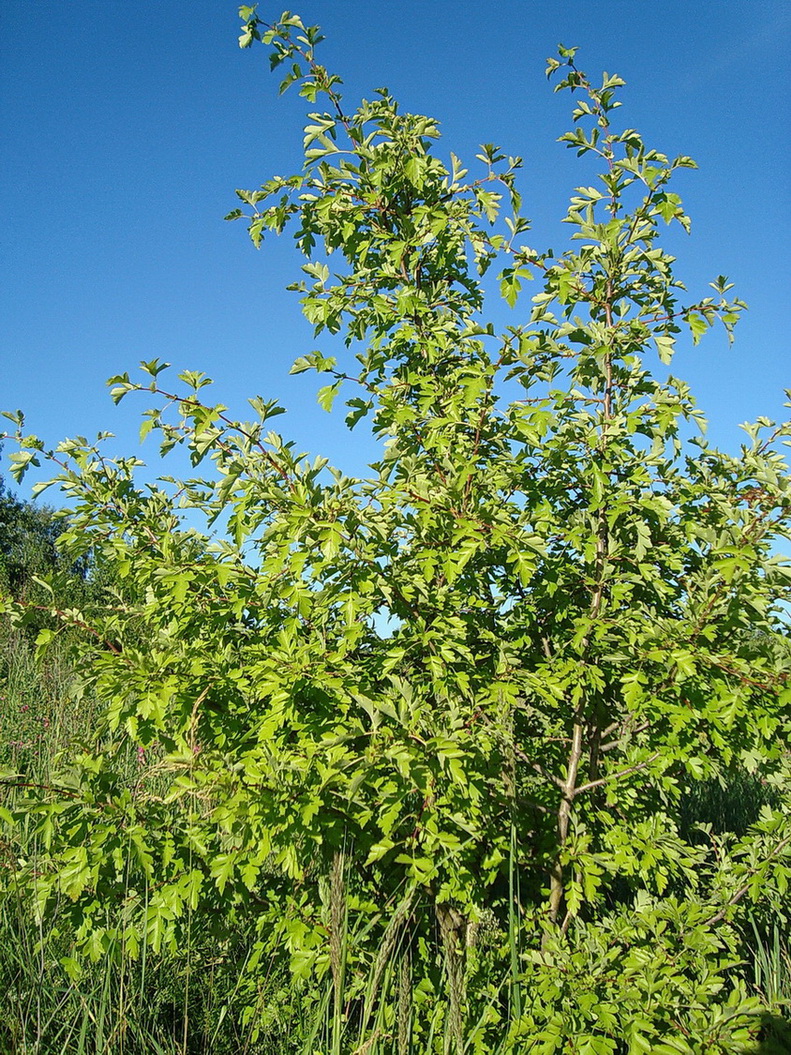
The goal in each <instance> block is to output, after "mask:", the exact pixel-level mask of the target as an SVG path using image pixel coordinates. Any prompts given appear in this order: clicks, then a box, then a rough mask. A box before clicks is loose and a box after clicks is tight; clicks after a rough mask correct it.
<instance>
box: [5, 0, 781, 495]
mask: <svg viewBox="0 0 791 1055" xmlns="http://www.w3.org/2000/svg"><path fill="white" fill-rule="evenodd" d="M237 6H238V5H237V4H235V3H233V2H230V0H228V2H226V0H192V3H190V4H188V5H175V4H164V3H159V2H157V0H142V2H138V3H131V4H121V3H120V2H118V0H115V2H112V0H111V2H108V0H101V2H100V0H68V2H64V3H58V4H50V5H46V4H38V5H32V4H30V3H28V2H22V0H3V4H2V9H1V10H0V99H1V100H2V105H1V106H0V141H1V142H2V148H1V157H0V210H2V233H0V260H2V268H3V273H2V283H1V285H2V288H1V289H0V341H1V342H2V343H1V344H0V408H9V407H10V408H17V407H21V408H23V409H24V410H25V411H26V412H27V414H28V424H29V427H30V428H31V429H33V430H35V431H37V432H38V433H39V434H40V435H42V436H43V437H45V438H46V439H47V440H48V441H51V442H55V441H57V440H58V439H59V438H61V437H62V436H65V435H74V434H77V433H83V434H88V435H90V434H92V433H95V432H96V431H98V430H100V429H108V428H109V429H111V430H113V431H115V432H116V433H117V435H118V437H119V439H118V443H117V445H116V449H117V450H119V451H122V452H124V453H131V452H132V450H134V449H135V448H136V444H137V438H136V434H137V425H138V418H137V415H136V413H135V412H134V409H133V408H132V407H131V406H130V407H128V408H124V407H123V406H122V407H121V408H120V409H119V410H116V409H114V408H113V406H112V404H111V402H110V400H109V397H108V394H107V391H106V389H105V386H104V381H105V379H106V378H107V377H108V376H109V375H110V374H112V373H116V372H120V371H122V370H126V369H128V370H130V372H131V371H132V369H133V368H134V367H135V366H136V364H137V362H138V361H139V360H140V359H142V358H145V359H150V358H153V357H155V356H157V357H160V358H163V359H166V360H169V361H171V362H172V363H173V364H174V365H175V366H178V367H179V368H185V367H187V368H191V369H200V370H204V371H206V372H207V373H209V374H210V375H211V376H212V377H214V378H215V381H216V382H217V384H216V398H217V399H222V400H223V402H225V403H227V404H229V405H230V406H231V408H232V409H234V410H238V413H239V414H240V415H243V414H244V413H245V403H244V401H245V399H246V397H247V396H250V395H254V394H261V395H263V396H265V397H266V398H273V397H278V398H280V399H281V400H282V401H283V402H284V404H285V405H286V406H287V407H289V408H290V413H289V414H288V416H287V417H284V418H281V419H279V424H280V426H281V430H282V431H283V433H284V434H285V435H288V436H291V437H293V438H295V439H296V440H297V443H298V444H299V445H300V446H301V447H302V448H305V449H310V450H312V451H314V452H316V453H319V452H321V453H325V454H327V455H328V456H330V457H331V459H332V460H333V461H335V462H336V463H338V464H340V465H342V466H343V467H344V468H346V469H348V470H355V469H358V470H359V469H360V463H361V461H362V455H363V453H364V449H363V448H360V447H359V446H357V445H356V444H357V441H356V440H355V441H354V442H353V443H350V442H349V440H348V438H347V435H346V433H345V430H344V427H343V424H342V420H341V415H340V414H338V415H336V416H333V417H332V418H330V417H328V416H327V415H326V414H325V413H324V412H323V411H322V410H320V409H319V408H318V407H317V406H316V404H315V401H314V392H315V388H316V384H317V379H316V378H315V376H314V375H311V374H308V375H304V376H301V377H295V378H289V377H288V376H287V373H288V368H289V366H290V364H291V362H292V361H293V359H294V358H295V357H296V356H297V355H300V354H304V353H305V352H306V351H309V350H311V349H312V348H313V347H315V344H314V342H313V340H312V337H311V331H310V328H309V327H308V326H307V324H306V323H304V322H303V321H302V319H301V316H300V314H299V308H298V304H297V302H296V298H295V297H294V296H293V295H290V294H287V293H285V292H284V291H283V287H284V286H285V285H286V283H287V282H289V281H293V280H294V279H295V278H296V277H297V274H298V267H299V261H298V259H297V258H296V256H295V254H294V252H293V250H292V248H291V246H290V244H289V242H288V240H286V239H283V240H281V241H280V242H275V241H272V242H269V243H265V246H264V248H263V249H262V251H261V252H260V253H256V251H255V250H254V249H253V247H252V246H251V244H250V243H249V241H248V240H247V237H246V233H245V230H244V227H243V226H242V225H241V224H227V223H224V222H223V219H222V217H223V215H224V214H225V213H226V212H227V211H228V210H230V209H231V208H233V207H234V205H235V197H234V193H233V191H234V188H236V187H238V186H241V187H254V186H256V185H258V184H259V183H260V182H261V181H262V180H264V179H265V178H267V177H268V176H270V175H272V174H274V173H287V172H290V171H294V170H295V169H296V168H297V167H298V166H299V162H300V144H301V127H302V113H303V107H304V104H303V102H302V100H300V99H299V98H298V97H297V96H296V94H294V95H291V94H289V95H287V96H286V97H284V98H278V95H277V83H276V80H275V78H274V77H272V76H271V75H270V74H269V72H268V65H267V62H266V54H265V52H264V50H263V49H262V48H256V49H253V50H252V51H240V50H239V49H238V47H237V43H236V39H237V33H238V20H237V17H236V11H237ZM295 10H298V11H299V12H300V13H301V14H302V15H303V17H304V18H305V20H306V21H310V22H318V23H320V24H321V25H322V27H323V29H324V32H325V34H326V36H327V41H326V43H325V44H324V45H322V48H323V59H324V61H325V62H326V64H327V65H329V67H330V68H331V69H333V70H335V71H337V72H338V73H340V75H341V76H342V77H343V79H344V81H345V92H346V98H347V103H348V105H349V106H352V105H353V104H354V103H356V101H357V99H358V98H359V97H360V96H361V95H362V94H370V92H371V90H372V89H373V88H375V87H378V86H381V85H387V86H388V87H389V88H390V89H391V90H392V91H393V93H394V94H395V95H396V96H397V97H398V98H399V99H400V100H401V102H402V105H403V107H404V108H406V109H409V110H412V111H417V112H423V113H430V114H432V115H433V116H436V117H437V118H439V120H440V121H441V126H442V130H443V133H444V141H443V143H442V146H441V148H440V149H441V150H443V151H444V152H445V153H447V151H449V150H453V151H454V152H455V153H457V154H459V155H460V156H462V157H463V158H464V157H467V158H470V159H471V158H472V155H473V154H474V153H475V152H476V148H477V145H478V144H479V143H481V142H484V141H493V142H496V143H498V144H499V145H501V146H503V147H504V148H505V149H506V150H507V152H509V153H514V154H521V155H522V156H523V157H524V158H525V170H524V176H523V179H522V190H523V192H524V198H525V211H526V212H527V214H528V215H529V216H531V217H532V218H533V220H534V222H535V227H534V234H532V235H531V236H530V242H531V244H532V245H535V246H536V247H538V248H545V247H548V246H553V247H554V248H556V249H557V248H562V246H563V244H564V241H563V240H564V237H565V230H566V229H565V228H564V227H562V226H561V225H560V223H559V220H560V217H561V216H562V215H563V213H564V211H565V204H566V199H567V196H568V193H569V192H570V191H571V189H572V188H573V187H574V186H575V185H576V184H577V183H579V182H582V181H583V180H586V179H587V177H586V176H585V175H584V174H583V172H582V170H581V169H578V168H577V165H578V163H576V162H575V159H574V155H573V153H572V152H568V151H566V150H565V148H563V147H562V146H561V145H560V144H558V143H556V142H555V139H556V137H557V136H558V135H559V134H560V133H561V132H563V131H564V130H565V129H566V128H567V127H569V117H568V114H569V99H568V96H567V95H565V94H562V95H553V93H552V91H551V89H550V88H549V87H548V85H547V82H546V80H545V78H544V72H543V71H544V59H545V58H546V56H547V55H549V54H552V53H554V50H555V47H556V45H557V43H558V42H562V43H564V44H567V45H571V44H576V45H579V47H580V49H581V50H580V54H579V63H580V65H581V66H582V67H583V68H584V69H586V70H587V71H588V72H590V73H592V74H593V73H596V74H598V73H599V72H600V71H601V70H603V69H606V70H608V71H610V72H618V73H620V74H621V75H622V76H624V77H625V78H626V80H627V82H628V87H627V89H626V91H625V93H624V95H623V98H624V102H625V105H624V107H623V109H622V110H621V111H620V112H619V116H620V115H622V118H621V119H622V120H623V122H624V123H625V124H627V125H629V126H633V127H637V128H638V129H640V131H641V132H642V133H643V134H644V136H645V137H646V139H647V141H648V143H649V144H650V145H652V146H655V147H657V148H659V149H661V150H664V151H665V152H667V153H688V154H691V155H692V156H693V157H695V158H696V159H697V161H698V163H699V165H700V169H699V171H698V172H694V173H689V174H687V173H685V174H684V175H683V177H682V179H680V180H679V188H680V191H681V193H682V194H683V196H684V199H685V203H686V205H687V207H688V210H689V212H690V213H691V215H692V219H693V227H692V237H691V238H689V239H686V238H684V237H683V236H681V237H678V236H676V237H674V239H673V241H672V248H673V250H674V251H677V252H678V256H679V274H680V277H682V278H683V279H684V280H685V281H686V282H687V284H688V286H689V288H690V293H691V294H695V295H697V294H704V293H705V292H706V291H707V288H706V283H707V282H708V281H709V280H710V279H713V278H714V277H715V276H716V275H717V274H719V273H724V274H726V275H728V276H729V277H730V278H731V279H732V280H733V281H735V283H736V285H737V291H738V293H739V294H740V295H741V296H742V297H743V298H744V299H745V300H747V301H748V302H749V304H750V308H751V311H750V313H749V315H748V316H747V317H746V319H745V321H744V322H743V323H742V324H741V326H740V327H739V333H738V340H737V343H736V345H735V346H734V347H733V348H732V349H730V348H729V347H728V345H727V343H726V341H725V339H724V336H723V335H722V334H718V335H717V336H716V337H709V338H708V339H707V340H706V341H705V342H704V343H703V344H702V345H701V346H699V347H698V348H697V349H695V350H694V351H693V350H691V349H684V350H682V352H681V353H680V354H679V356H678V357H677V359H676V361H675V363H674V367H673V369H674V372H675V373H677V374H678V375H680V376H682V377H684V378H686V379H687V380H689V381H690V382H691V383H692V385H693V391H694V392H695V393H696V395H697V396H698V399H699V402H700V404H701V405H702V407H703V409H704V410H705V411H706V412H707V414H708V416H709V419H710V421H711V429H710V435H711V436H712V438H713V439H714V440H715V441H716V442H718V443H720V444H721V445H723V446H725V447H728V448H730V449H734V448H736V447H737V445H738V442H739V432H738V430H737V428H736V426H737V424H738V423H739V422H741V421H744V420H746V419H750V418H753V417H756V416H757V415H759V414H762V413H764V414H769V415H771V416H777V415H779V414H781V413H782V410H781V407H782V402H783V388H784V387H787V386H791V369H789V366H790V365H791V342H789V337H788V323H787V316H788V311H789V307H790V306H791V281H790V279H789V241H790V240H789V234H791V225H790V224H789V214H790V213H791V205H789V192H790V191H791V180H790V179H789V170H790V168H791V166H790V164H789V163H790V162H791V148H790V147H789V141H790V140H791V122H790V121H789V112H790V111H789V97H790V96H791V92H790V91H789V89H791V76H790V75H789V70H791V64H790V63H789V51H790V50H791V49H790V48H789V44H791V4H789V3H788V0H748V2H745V0H724V2H719V3H714V2H709V0H696V2H691V0H684V2H680V0H665V2H663V3H648V2H646V0H597V2H593V0H521V2H516V0H502V2H499V3H496V4H492V3H487V2H485V0H433V2H430V3H428V2H426V0H420V2H418V0H400V2H390V3H384V2H382V0H371V2H368V3H365V4H362V3H358V2H354V0H346V2H345V3H340V2H338V0H335V2H331V0H304V3H302V5H301V6H296V0H295ZM279 12H280V6H279V5H278V6H277V8H271V7H270V5H269V4H268V3H262V4H261V5H260V7H259V13H260V14H261V15H262V17H271V16H272V15H273V14H275V15H276V14H279ZM522 310H523V311H524V312H525V313H526V311H527V301H526V302H525V305H524V307H523V309H522ZM518 316H519V309H517V310H516V312H515V313H514V314H513V315H511V314H509V313H508V309H505V308H502V309H500V308H498V309H497V318H498V319H500V320H501V321H504V322H511V321H517V318H518ZM137 406H138V409H142V408H143V404H142V402H140V403H138V405H137ZM355 435H356V434H355ZM150 453H151V454H152V455H153V449H152V450H151V452H150ZM25 490H26V489H25ZM23 493H24V491H23Z"/></svg>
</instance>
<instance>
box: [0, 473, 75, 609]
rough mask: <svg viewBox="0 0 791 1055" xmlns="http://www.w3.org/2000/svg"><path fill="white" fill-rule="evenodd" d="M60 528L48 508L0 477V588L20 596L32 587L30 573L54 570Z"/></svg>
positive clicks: (41, 573) (37, 573) (31, 574)
mask: <svg viewBox="0 0 791 1055" xmlns="http://www.w3.org/2000/svg"><path fill="white" fill-rule="evenodd" d="M61 531H62V525H61V524H60V523H59V522H58V520H57V519H56V518H55V516H54V513H53V511H52V510H51V509H48V508H46V507H39V506H35V505H33V504H32V503H30V502H23V501H21V500H20V499H19V498H17V497H16V496H15V495H13V494H11V493H10V492H9V491H8V490H7V489H6V487H5V483H4V481H3V478H2V477H0V588H5V589H6V590H9V591H10V592H11V594H12V595H13V596H14V597H23V596H24V595H25V594H26V593H27V592H28V591H29V590H30V589H31V588H34V582H33V576H36V575H43V574H46V573H47V572H52V571H54V570H55V569H56V568H57V567H58V566H59V563H60V562H59V557H58V552H57V550H56V548H55V541H56V539H57V538H58V535H60V534H61Z"/></svg>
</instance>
